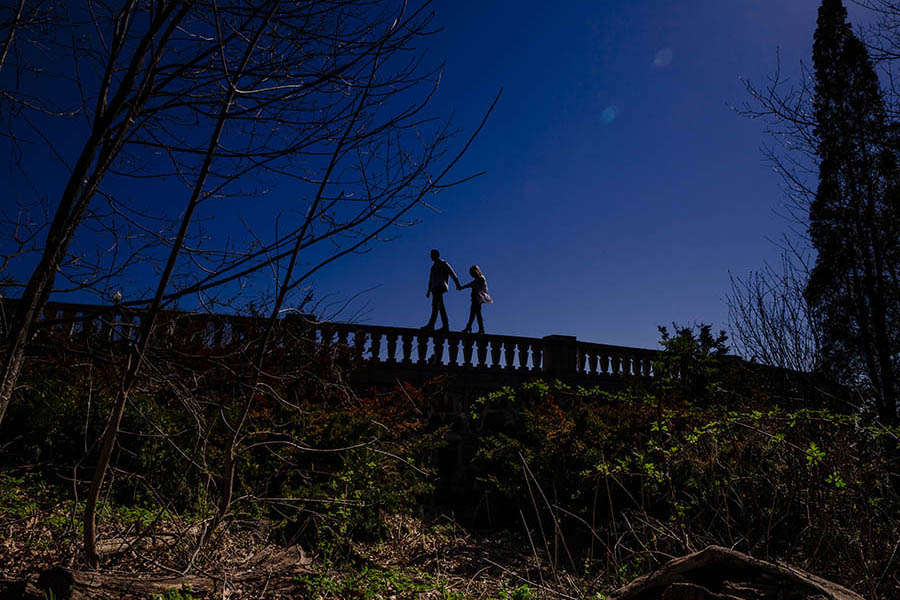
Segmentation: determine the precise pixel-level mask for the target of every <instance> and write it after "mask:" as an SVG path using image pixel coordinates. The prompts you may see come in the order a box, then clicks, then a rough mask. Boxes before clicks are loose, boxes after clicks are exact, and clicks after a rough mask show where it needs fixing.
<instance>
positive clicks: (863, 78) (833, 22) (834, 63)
mask: <svg viewBox="0 0 900 600" xmlns="http://www.w3.org/2000/svg"><path fill="white" fill-rule="evenodd" d="M813 64H814V67H815V78H816V87H815V97H814V118H815V123H816V130H815V133H816V137H817V140H818V147H817V154H818V158H819V185H818V188H817V190H816V195H815V198H814V200H813V202H812V203H811V205H810V211H809V234H810V238H811V240H812V243H813V246H814V247H815V249H816V251H817V253H818V256H817V259H816V264H815V266H814V268H813V271H812V273H811V276H810V279H809V282H808V284H807V288H806V298H807V301H808V302H809V303H810V305H811V306H812V307H813V308H814V309H816V311H817V313H818V317H819V318H820V319H821V326H822V337H823V339H822V341H823V348H822V351H823V361H824V364H823V367H824V368H825V369H826V370H827V371H828V372H829V373H830V374H832V375H834V376H837V377H838V378H839V379H840V380H841V381H843V382H845V383H848V384H851V385H853V386H855V387H860V388H863V389H864V390H865V391H866V392H867V394H868V395H869V396H870V397H871V398H872V399H873V401H874V404H875V406H876V408H877V411H878V414H879V416H880V418H881V419H882V420H883V421H884V422H885V423H888V424H893V423H896V422H897V375H898V372H900V371H898V359H900V357H898V352H900V335H898V333H900V332H898V330H900V306H898V302H900V294H898V282H900V278H898V274H900V271H898V265H900V260H898V259H900V242H898V234H900V230H898V225H900V223H898V216H900V214H898V210H897V208H898V198H900V187H898V166H897V158H896V149H897V144H896V143H895V142H896V136H895V135H894V134H893V133H892V132H893V131H894V129H893V128H892V127H891V126H890V123H889V119H888V117H887V113H886V110H885V106H884V100H883V97H882V93H881V89H880V86H879V82H878V77H877V75H876V73H875V69H874V67H873V65H872V61H871V60H870V58H869V54H868V52H867V50H866V47H865V46H864V45H863V43H862V42H861V41H860V40H859V38H857V37H856V35H854V33H853V30H852V29H851V27H850V24H849V23H848V22H847V11H846V9H845V8H844V6H843V4H842V2H841V0H823V2H822V5H821V7H820V8H819V18H818V27H817V29H816V33H815V42H814V45H813Z"/></svg>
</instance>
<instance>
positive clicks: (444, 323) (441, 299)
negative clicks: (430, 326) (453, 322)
mask: <svg viewBox="0 0 900 600" xmlns="http://www.w3.org/2000/svg"><path fill="white" fill-rule="evenodd" d="M434 296H435V300H437V303H438V308H439V310H440V313H441V329H449V328H450V324H449V323H448V322H447V309H446V308H444V294H443V293H440V294H435V295H434Z"/></svg>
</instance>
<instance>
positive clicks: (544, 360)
mask: <svg viewBox="0 0 900 600" xmlns="http://www.w3.org/2000/svg"><path fill="white" fill-rule="evenodd" d="M14 305H15V301H14V300H2V301H0V333H5V330H6V326H5V325H6V323H7V321H8V319H9V318H10V317H11V312H12V310H13V309H14ZM144 315H145V311H144V310H138V309H132V308H128V307H125V306H122V305H110V306H103V305H94V304H75V303H63V302H52V303H49V304H48V305H47V307H46V309H45V310H44V312H43V314H42V315H41V319H40V320H39V322H38V324H37V326H36V327H35V331H34V336H33V338H32V339H33V343H34V345H35V346H38V345H40V343H41V341H42V340H43V341H44V343H47V342H48V341H51V340H58V339H60V338H61V337H62V338H64V339H67V340H71V341H74V342H78V341H79V340H80V341H83V342H89V343H90V344H89V345H90V346H91V347H92V348H94V349H95V350H96V349H99V348H102V347H104V345H106V344H113V345H115V344H122V343H128V340H131V339H133V338H134V337H135V336H136V331H137V328H138V326H139V325H140V323H141V319H143V318H144ZM291 321H293V322H294V323H295V324H300V326H301V327H302V329H303V331H304V338H305V339H307V340H313V341H314V342H315V343H316V344H319V345H321V346H323V347H328V346H335V347H341V348H343V349H344V350H345V352H347V353H350V354H351V355H353V357H354V361H353V364H354V365H355V367H354V371H353V372H352V374H351V382H353V383H357V384H360V385H369V384H371V385H390V384H392V383H396V382H398V381H406V382H409V383H412V384H414V385H421V384H422V383H424V382H425V381H427V380H429V379H431V378H434V377H437V376H439V375H450V376H452V378H453V379H454V380H456V381H458V384H462V385H461V386H462V387H465V388H467V389H469V390H472V391H478V390H482V391H483V390H486V389H491V388H497V387H500V386H503V385H516V384H518V383H521V382H523V381H526V380H529V379H536V378H541V377H552V378H557V379H560V380H562V381H565V382H567V383H573V384H579V385H607V386H609V387H617V386H618V385H619V384H621V382H623V381H624V380H625V379H626V378H628V377H630V376H637V377H653V376H654V372H653V361H654V359H655V358H656V357H657V354H658V351H656V350H649V349H644V348H629V347H625V346H614V345H609V344H600V343H594V342H585V341H582V340H578V339H577V338H575V337H573V336H566V335H548V336H544V337H540V338H532V337H519V336H508V335H495V334H476V333H462V332H449V331H438V330H436V331H429V330H423V329H411V328H404V327H386V326H381V325H368V324H358V323H342V322H320V321H317V320H316V319H314V318H312V317H309V316H306V315H289V316H287V317H285V322H291ZM157 323H158V325H157V333H156V335H159V336H161V337H162V339H165V338H167V337H177V339H178V340H180V341H181V342H191V343H192V344H194V345H196V344H198V343H199V344H200V345H202V346H203V347H206V348H207V349H209V350H216V349H221V350H227V349H229V348H232V347H235V346H236V345H241V344H249V343H251V342H252V340H253V339H254V336H255V335H257V334H258V333H260V332H261V331H262V329H263V326H264V324H265V319H264V318H261V317H248V316H238V315H229V314H207V313H192V312H187V311H162V312H161V313H160V316H159V317H158V319H157Z"/></svg>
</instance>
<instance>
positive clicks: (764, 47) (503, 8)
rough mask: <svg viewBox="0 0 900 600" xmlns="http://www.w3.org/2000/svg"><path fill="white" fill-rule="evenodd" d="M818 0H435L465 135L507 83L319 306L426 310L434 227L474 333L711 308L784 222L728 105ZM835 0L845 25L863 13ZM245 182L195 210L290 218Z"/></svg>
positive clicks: (784, 59)
mask: <svg viewBox="0 0 900 600" xmlns="http://www.w3.org/2000/svg"><path fill="white" fill-rule="evenodd" d="M818 5H819V2H818V0H789V1H777V0H724V1H723V0H678V1H677V2H671V1H663V0H616V1H613V0H607V1H599V0H598V1H593V2H588V1H580V2H577V1H564V2H556V3H545V2H536V1H535V2H516V3H512V2H499V1H495V2H469V1H454V2H435V4H434V5H433V7H434V10H435V11H436V22H435V25H436V28H440V31H439V32H438V33H436V34H435V35H433V36H430V37H429V38H427V39H426V40H425V41H424V43H423V48H427V53H426V62H427V63H430V64H431V65H435V64H440V63H441V62H443V63H445V68H444V71H443V76H442V80H441V85H440V89H439V91H438V94H437V96H436V99H435V101H434V104H433V106H432V107H431V109H432V113H433V114H436V115H449V114H453V115H454V122H455V123H456V124H457V125H458V126H459V127H461V128H462V129H463V136H461V138H460V139H459V140H458V141H459V142H461V141H462V139H463V137H464V136H465V135H467V134H468V133H469V132H471V131H472V130H473V129H474V128H475V127H476V125H477V124H478V122H479V121H480V120H481V117H482V115H483V113H484V111H485V110H486V109H487V107H488V106H489V105H490V103H491V101H492V99H493V98H494V96H495V95H496V93H497V91H498V90H499V89H500V88H503V95H502V98H501V100H500V102H499V104H498V106H497V107H496V109H495V111H494V113H493V114H492V115H491V118H490V120H489V121H488V123H487V125H486V127H485V129H484V130H483V132H482V134H481V135H480V136H479V138H478V139H477V140H476V142H475V144H474V145H473V146H472V148H471V149H470V151H469V153H468V154H467V155H466V156H465V157H464V159H463V160H462V161H461V163H460V164H459V165H458V169H457V170H456V172H455V176H456V177H461V176H464V175H467V174H471V173H474V172H479V171H486V172H487V173H486V174H485V175H483V176H482V177H480V178H479V179H476V180H475V181H472V182H469V183H466V184H464V185H461V186H459V187H456V188H452V189H449V190H447V191H445V192H443V193H441V194H440V195H438V196H436V197H433V198H429V199H428V201H429V203H430V204H431V205H432V206H433V207H434V208H435V209H436V211H432V210H429V209H426V208H421V209H420V210H419V211H418V212H417V214H416V215H415V216H416V217H418V218H420V219H421V221H422V222H421V223H420V224H419V225H417V226H416V227H412V228H404V229H398V230H395V231H394V232H393V234H394V237H395V239H394V240H393V241H391V242H389V243H383V244H379V245H377V246H375V247H373V248H372V249H371V251H370V252H369V253H367V254H364V255H360V256H351V257H349V258H347V259H344V260H342V262H339V263H336V264H335V265H333V266H332V267H330V269H329V270H327V271H324V272H322V273H321V274H319V275H318V276H317V279H316V280H314V281H313V282H312V285H313V287H314V290H315V292H316V294H317V295H318V296H319V297H320V298H324V299H325V305H326V307H328V308H330V309H332V310H333V309H335V308H336V307H340V306H343V304H344V302H345V301H346V300H347V299H352V300H351V301H350V304H349V306H348V307H347V308H346V309H345V310H344V311H343V312H342V313H341V314H339V315H338V318H345V319H346V318H355V319H359V320H362V321H365V322H369V323H378V324H385V325H397V326H407V327H418V326H421V325H422V324H424V323H425V321H426V320H427V318H428V315H429V312H430V303H429V301H428V300H427V299H426V298H425V289H426V281H427V277H428V269H429V267H430V260H429V258H428V253H429V250H430V249H431V248H433V247H436V248H439V249H440V250H441V252H442V253H443V255H444V257H445V258H447V259H448V260H449V261H450V263H451V264H452V265H453V266H454V267H455V269H456V271H457V273H459V275H460V277H461V278H462V279H464V280H466V281H467V280H468V279H469V278H468V274H467V271H468V268H469V266H470V265H472V264H476V263H477V264H479V265H480V266H481V267H482V269H483V271H484V273H485V274H486V276H487V279H488V283H489V286H490V291H491V294H492V296H493V297H494V300H495V303H494V304H493V305H490V306H488V307H486V308H485V310H484V316H485V321H486V327H487V330H488V331H489V332H495V333H504V334H510V335H527V336H543V335H548V334H569V335H576V336H578V337H579V338H580V339H583V340H589V341H596V342H605V343H611V344H622V345H633V346H644V347H655V346H656V343H657V340H658V333H657V325H660V324H662V325H670V324H671V323H673V322H675V323H678V324H693V323H697V322H706V323H711V324H712V325H714V326H715V327H716V328H720V327H722V328H724V327H726V326H727V307H726V305H725V302H724V298H725V296H726V294H727V293H728V291H729V289H730V280H729V272H731V273H734V274H736V275H746V274H747V273H748V272H749V271H751V270H753V269H758V268H760V267H761V266H762V265H763V264H764V263H765V262H766V261H777V260H778V253H779V250H778V248H777V247H776V246H775V244H774V242H773V240H777V239H779V238H780V236H781V235H782V233H783V232H784V231H786V230H787V229H788V228H789V224H788V223H787V221H786V220H785V218H784V217H783V216H779V214H778V212H779V210H780V208H781V206H782V204H783V197H782V193H781V191H780V187H779V185H780V180H779V178H778V176H777V174H775V173H774V172H773V170H772V168H771V166H770V165H768V164H766V162H765V160H764V158H763V154H762V152H761V147H762V145H763V144H765V143H767V141H770V140H768V138H767V136H766V134H765V132H764V129H765V127H764V123H762V122H760V121H753V120H749V119H747V118H745V117H742V116H740V115H739V114H737V113H736V112H735V110H734V109H733V108H732V107H734V106H741V105H742V104H744V103H745V102H747V101H748V100H749V96H748V94H747V92H746V91H745V89H744V83H743V82H742V78H744V79H746V80H750V81H752V82H755V83H757V84H764V83H765V81H766V80H767V78H769V77H771V76H772V74H773V73H774V71H775V69H776V66H777V64H778V56H779V54H780V58H781V67H782V73H783V74H785V75H787V76H791V77H797V76H799V74H800V63H801V61H805V62H808V61H809V56H810V54H811V47H812V35H813V31H814V29H815V20H816V11H817V8H818ZM848 9H849V12H850V16H851V20H853V22H854V23H855V24H859V23H864V22H865V20H866V17H868V15H866V13H865V11H862V10H861V9H859V8H858V7H856V6H854V5H851V6H849V7H848ZM50 59H52V57H50ZM54 81H55V80H54ZM52 127H53V128H52V129H50V130H49V136H50V138H51V139H53V140H54V144H55V146H54V147H55V149H56V151H58V152H60V153H62V154H64V155H71V156H68V159H69V160H70V161H71V160H74V156H75V150H77V148H78V147H79V144H80V143H81V139H82V137H83V136H84V135H86V129H85V121H84V120H83V119H80V120H79V119H72V120H70V121H60V122H56V121H54V122H53V124H52ZM79 127H80V128H81V129H79ZM29 148H30V150H29V152H30V154H27V155H26V157H25V163H26V164H25V170H26V171H29V172H30V178H31V179H30V180H26V179H23V178H21V177H19V176H17V175H14V176H13V179H11V180H10V182H9V183H10V184H11V185H9V186H8V190H7V197H8V198H9V200H10V207H13V206H14V202H12V200H13V199H18V200H20V201H21V200H28V199H30V198H32V197H33V196H34V195H35V191H37V193H38V194H40V195H45V196H46V197H47V198H48V199H50V200H51V201H52V199H54V198H57V197H58V194H59V190H60V189H61V188H62V186H63V185H64V181H65V178H66V177H67V172H66V171H65V169H63V168H62V167H61V165H59V164H58V162H56V161H55V160H52V156H50V154H49V152H48V151H45V150H46V149H45V148H43V145H42V144H33V145H32V146H30V147H29ZM35 149H36V150H35ZM32 150H34V151H33V152H32ZM10 162H11V163H12V162H15V161H10ZM141 182H142V183H139V184H138V185H135V181H134V180H127V181H125V182H124V184H123V185H119V186H118V187H116V184H115V183H114V182H113V183H110V184H109V187H110V190H112V191H113V192H114V193H116V194H118V195H121V196H122V198H123V199H124V200H125V202H126V203H131V204H132V205H134V206H137V207H138V208H141V207H145V206H146V207H150V208H152V209H153V210H154V211H155V210H157V209H159V210H163V212H165V211H168V212H169V213H171V214H169V216H177V214H178V213H179V212H180V211H181V210H182V209H183V206H184V203H183V197H184V190H174V191H172V192H169V191H166V190H168V188H166V189H165V190H163V188H160V189H156V188H154V187H153V186H152V185H151V184H150V183H151V182H147V181H146V180H141ZM157 183H158V184H159V185H161V186H165V185H166V184H165V182H157ZM262 184H264V185H263V187H268V186H269V184H272V193H271V194H268V195H267V197H266V201H265V203H262V202H258V203H257V202H256V201H254V203H251V204H247V203H241V202H240V201H237V202H230V201H224V202H222V203H218V204H211V205H210V209H209V210H210V211H211V212H209V213H208V214H205V215H203V217H204V218H207V217H208V218H209V219H208V221H204V223H203V226H204V227H207V226H208V227H212V228H218V230H216V231H214V233H216V235H221V234H224V235H225V236H232V235H234V236H236V237H239V236H240V235H241V231H243V226H242V225H241V224H240V222H239V217H240V218H245V219H248V220H250V221H252V220H253V219H256V220H258V221H261V222H260V223H251V225H252V226H259V230H260V231H265V230H266V229H267V228H271V223H270V220H271V219H270V217H271V216H272V215H273V214H274V213H279V212H280V213H284V214H285V215H287V216H286V218H290V217H291V215H292V214H293V212H292V211H296V210H297V206H296V196H297V193H298V192H297V191H296V190H292V189H290V186H288V185H278V184H277V183H276V182H270V181H266V182H262ZM161 190H162V191H161ZM165 198H169V199H170V200H167V201H164V202H161V200H160V199H165ZM101 204H102V203H101ZM53 206H55V204H54V205H53ZM247 206H249V207H250V210H249V212H248V211H247V210H246V208H247ZM238 207H243V209H244V213H242V214H240V215H239V214H237V212H235V211H237V208H238ZM233 212H234V214H232V213H233ZM782 212H783V211H782ZM293 216H296V215H293ZM239 230H240V231H239ZM97 240H98V238H97V237H96V235H95V234H93V233H91V232H90V231H80V232H79V236H77V237H76V242H75V245H74V250H75V252H76V253H78V252H87V253H90V252H94V251H97V249H95V248H94V246H97V245H98V241H97ZM79 244H81V245H82V246H81V247H80V246H79ZM107 245H109V244H107ZM100 246H101V247H100V248H99V251H103V250H104V249H105V246H103V245H102V244H100ZM23 265H24V266H20V267H19V271H20V274H21V275H22V277H26V276H27V269H28V262H27V259H26V260H25V261H24V262H23ZM145 270H146V269H145ZM151 275H152V274H151ZM142 278H143V279H144V280H145V281H144V282H143V284H141V283H140V280H141V279H142ZM132 279H137V280H138V283H137V284H132V285H131V287H127V288H126V289H125V291H126V297H127V299H129V300H130V299H132V298H134V297H136V296H137V297H140V295H141V294H146V293H147V291H146V289H141V285H143V287H144V288H146V287H147V286H149V285H151V284H153V282H154V280H155V276H150V277H147V273H144V272H142V271H140V269H139V270H138V271H137V272H136V274H134V275H133V276H132ZM74 299H75V300H83V301H97V298H96V297H87V296H84V297H78V298H74ZM447 304H448V310H449V313H450V317H451V326H452V327H453V328H454V329H460V328H462V326H463V325H464V324H465V320H466V316H467V313H468V292H464V293H459V292H455V291H453V292H451V293H450V294H448V295H447Z"/></svg>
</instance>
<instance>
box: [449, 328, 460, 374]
mask: <svg viewBox="0 0 900 600" xmlns="http://www.w3.org/2000/svg"><path fill="white" fill-rule="evenodd" d="M447 342H448V345H449V347H448V354H449V357H450V358H449V362H448V363H447V364H448V365H449V366H452V367H456V366H458V364H459V363H457V358H458V357H459V336H458V335H453V334H451V335H450V337H449V338H448V339H447Z"/></svg>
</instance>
